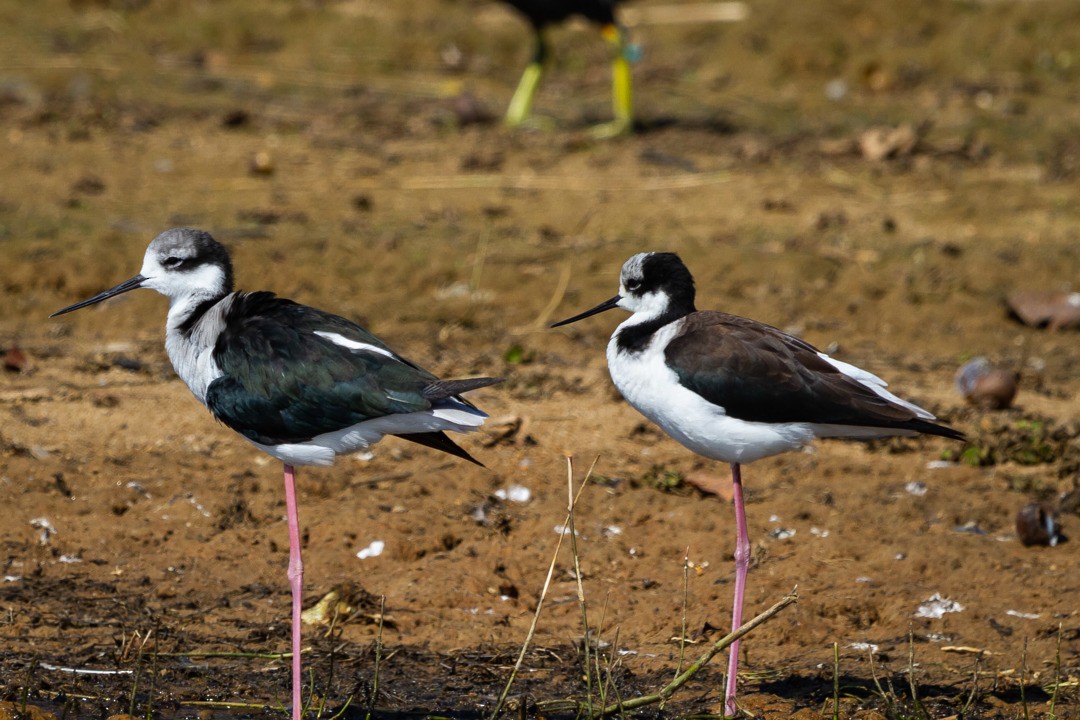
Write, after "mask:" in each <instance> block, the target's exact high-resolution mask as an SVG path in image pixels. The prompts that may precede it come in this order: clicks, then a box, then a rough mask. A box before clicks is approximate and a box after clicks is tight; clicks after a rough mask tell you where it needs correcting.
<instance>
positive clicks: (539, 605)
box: [489, 456, 600, 720]
mask: <svg viewBox="0 0 1080 720" xmlns="http://www.w3.org/2000/svg"><path fill="white" fill-rule="evenodd" d="M599 459H600V458H599V457H597V458H596V460H593V464H592V465H591V466H589V472H587V473H586V474H585V479H584V480H583V481H582V483H581V487H580V488H578V491H577V495H575V496H574V497H573V499H572V500H571V501H570V512H569V513H567V516H566V520H565V521H564V522H563V526H564V527H567V526H568V525H569V524H570V514H571V513H572V512H573V509H574V506H575V505H576V504H577V501H578V498H580V497H581V492H582V490H584V489H585V486H586V485H588V484H589V478H590V477H592V473H593V468H595V467H596V462H597V460H599ZM566 460H567V463H568V466H569V468H570V472H571V474H572V473H573V467H574V461H573V458H571V457H569V456H568V457H567V458H566ZM564 537H566V533H560V534H559V541H558V542H557V543H556V544H555V552H554V553H553V554H552V556H551V563H550V564H549V565H548V572H547V577H546V578H544V587H543V588H542V589H541V590H540V598H539V599H538V600H537V601H536V612H535V613H533V619H532V624H530V625H529V632H528V634H527V635H526V636H525V642H523V643H522V644H521V652H519V653H518V657H517V661H516V662H515V663H514V668H513V669H512V670H511V671H510V677H509V678H508V679H507V681H506V687H504V688H503V691H502V694H501V695H499V701H498V702H496V703H495V707H494V708H493V709H492V711H491V715H490V716H489V717H490V720H495V718H497V717H498V716H499V713H500V712H502V709H503V705H505V704H506V698H507V696H508V695H509V694H510V688H511V687H512V686H513V684H514V680H515V679H516V678H517V674H518V672H519V671H520V670H521V664H522V663H523V662H524V661H525V653H526V652H528V650H529V644H530V643H531V642H532V639H533V636H534V635H536V625H537V623H538V622H539V621H540V611H541V610H543V608H544V600H545V599H546V598H547V594H548V589H549V588H550V587H551V579H552V578H553V577H554V576H555V562H556V561H557V560H558V559H559V550H561V549H562V543H563V538H564Z"/></svg>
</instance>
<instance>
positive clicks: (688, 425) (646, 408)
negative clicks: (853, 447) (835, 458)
mask: <svg viewBox="0 0 1080 720" xmlns="http://www.w3.org/2000/svg"><path fill="white" fill-rule="evenodd" d="M665 332H666V330H661V331H660V332H659V333H657V334H658V335H659V334H661V333H665ZM659 340H662V339H658V341H654V342H653V343H651V344H650V346H649V347H648V348H646V349H645V350H643V351H642V352H639V353H624V352H619V351H618V346H617V344H616V341H615V339H614V338H613V339H612V341H611V343H609V344H608V351H607V358H608V369H609V371H610V372H611V378H612V381H613V382H614V383H615V386H616V387H617V388H618V389H619V392H620V393H622V396H623V397H624V398H626V400H627V402H629V403H630V404H631V405H633V406H634V407H635V408H636V409H637V410H638V412H640V413H641V414H642V415H644V416H645V417H647V418H649V419H650V420H652V421H653V422H655V423H656V424H657V425H659V426H660V427H661V428H662V429H663V430H664V432H666V433H667V434H668V435H670V436H671V437H673V438H674V439H675V440H677V441H678V442H679V443H681V444H682V445H684V446H686V447H687V448H689V449H690V450H692V451H693V452H695V453H697V454H699V455H703V456H705V457H708V458H712V459H713V460H720V461H723V462H727V463H748V462H753V461H754V460H759V459H761V458H763V457H768V456H770V455H776V454H778V453H782V452H788V451H791V450H797V449H798V448H800V447H802V446H803V445H806V444H807V443H809V442H810V441H811V440H813V438H814V431H813V427H812V426H811V425H810V424H808V423H782V424H772V423H761V422H748V421H745V420H739V419H737V418H732V417H729V416H728V415H727V414H726V413H725V411H724V409H723V408H721V407H719V406H717V405H713V404H712V403H710V402H708V401H707V400H705V399H704V398H703V397H701V396H700V395H698V394H697V393H695V392H693V391H691V390H688V389H687V388H685V387H683V386H682V385H680V384H679V379H678V376H677V375H676V374H675V372H674V371H673V370H672V369H671V368H669V367H668V366H667V365H666V364H665V362H664V355H663V352H662V350H661V351H657V350H653V348H663V347H664V346H666V345H667V343H666V342H663V341H659Z"/></svg>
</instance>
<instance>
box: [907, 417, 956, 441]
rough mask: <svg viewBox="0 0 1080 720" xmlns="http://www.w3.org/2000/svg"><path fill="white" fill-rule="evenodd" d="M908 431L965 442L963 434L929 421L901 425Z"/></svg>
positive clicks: (912, 421)
mask: <svg viewBox="0 0 1080 720" xmlns="http://www.w3.org/2000/svg"><path fill="white" fill-rule="evenodd" d="M903 427H906V428H907V429H908V430H914V431H916V432H920V433H922V434H923V435H939V436H941V437H945V438H949V439H950V440H967V437H965V435H964V433H962V432H960V431H959V430H956V429H954V428H951V427H949V426H948V425H939V424H937V423H935V422H930V421H929V420H922V419H917V420H910V421H908V422H907V423H905V424H904V425H903Z"/></svg>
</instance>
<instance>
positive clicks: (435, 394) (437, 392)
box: [424, 377, 503, 402]
mask: <svg viewBox="0 0 1080 720" xmlns="http://www.w3.org/2000/svg"><path fill="white" fill-rule="evenodd" d="M502 381H503V378H490V377H481V378H469V379H468V380H436V381H435V382H433V383H431V384H430V385H428V386H427V387H426V388H424V397H425V398H426V399H427V400H429V401H431V402H436V401H438V400H445V399H446V398H450V397H454V396H455V395H460V394H462V393H467V392H469V391H470V390H479V389H480V388H485V387H488V386H490V385H497V384H498V383H501V382H502Z"/></svg>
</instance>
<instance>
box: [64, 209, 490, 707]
mask: <svg viewBox="0 0 1080 720" xmlns="http://www.w3.org/2000/svg"><path fill="white" fill-rule="evenodd" d="M136 288H150V289H152V290H157V291H158V292H159V293H161V294H162V295H164V296H165V297H167V298H169V315H168V319H167V321H166V325H165V349H166V351H167V352H168V355H169V359H170V360H171V361H172V364H173V367H174V368H175V369H176V374H177V375H179V376H180V378H181V379H182V380H183V381H184V382H185V383H187V386H188V387H189V388H190V389H191V392H193V393H194V394H195V397H197V398H198V399H199V400H200V401H201V402H202V403H203V404H205V405H206V407H207V408H208V409H209V410H210V412H211V413H213V415H214V417H216V418H217V419H218V420H220V421H221V422H223V423H224V424H225V425H228V426H229V427H230V428H232V429H233V430H235V431H237V432H238V433H240V434H241V435H243V436H244V437H245V438H247V439H248V440H250V441H251V442H252V444H254V445H255V447H257V448H259V449H260V450H262V451H264V452H266V453H269V454H270V455H273V456H274V457H275V458H277V459H279V460H281V461H282V462H283V463H284V464H285V504H286V511H287V514H288V524H289V572H288V576H289V582H290V585H291V587H292V653H293V655H292V700H293V717H294V719H295V720H299V718H300V717H301V712H302V710H301V702H300V688H301V682H300V608H301V602H302V593H303V590H302V585H303V563H302V562H301V558H300V524H299V518H298V514H297V509H296V487H295V472H294V466H295V465H331V464H333V462H334V458H335V456H337V455H339V454H341V453H349V452H353V451H355V450H359V449H361V448H366V447H368V446H370V445H372V444H373V443H376V442H378V441H379V440H380V439H382V437H383V436H384V435H396V436H398V437H401V438H403V439H406V440H412V441H413V442H417V443H420V444H421V445H426V446H428V447H431V448H435V449H436V450H442V451H443V452H447V453H450V454H451V455H456V456H457V457H460V458H464V459H465V460H469V461H470V462H474V463H477V464H478V465H479V464H480V463H478V462H477V461H476V460H475V459H474V458H473V457H472V456H471V455H469V453H467V452H466V451H465V450H463V449H462V448H460V447H458V445H457V444H455V443H454V441H453V440H451V439H450V438H449V437H448V436H447V435H445V431H447V430H453V431H455V432H472V431H474V430H476V429H477V428H479V427H480V425H482V424H483V422H484V418H486V417H487V415H486V414H484V413H483V412H482V411H480V410H479V409H477V408H476V407H475V406H474V405H473V404H472V403H470V402H469V401H467V400H465V399H463V398H462V397H461V396H460V395H461V393H464V392H468V391H470V390H476V389H478V388H482V387H487V386H488V385H493V384H495V383H497V382H500V378H473V379H469V380H440V379H438V378H437V377H435V376H434V375H432V374H431V373H429V372H427V371H426V370H424V369H422V368H420V367H419V366H417V365H416V364H414V363H412V362H410V361H409V360H406V359H405V358H403V357H401V356H400V355H398V354H397V353H395V352H394V351H392V350H391V349H390V348H388V347H387V346H386V345H385V344H384V343H383V342H382V341H381V340H379V339H378V338H377V337H375V336H374V335H372V334H371V333H370V332H368V331H367V330H365V329H364V328H362V327H360V326H359V325H357V324H356V323H353V322H350V321H348V320H346V319H344V318H341V317H338V316H337V315H331V314H330V313H327V312H323V311H322V310H317V309H315V308H313V307H308V306H306V305H300V304H298V303H295V302H293V301H291V300H285V299H283V298H279V297H276V296H275V295H274V294H273V293H269V292H251V293H245V292H234V291H233V272H232V263H231V262H230V260H229V254H228V252H227V251H226V250H225V248H224V247H222V246H221V245H220V244H219V243H218V242H217V241H216V240H214V238H212V237H211V236H210V234H209V233H206V232H203V231H202V230H195V229H192V228H174V229H172V230H166V231H165V232H163V233H161V234H160V235H158V236H157V237H156V238H154V240H153V241H152V242H151V243H150V246H149V247H148V248H147V249H146V256H145V257H144V259H143V265H142V269H141V270H140V271H139V274H138V275H136V276H135V277H133V278H131V279H130V280H127V281H125V282H122V283H120V284H119V285H117V286H116V287H114V288H112V289H110V290H106V291H105V292H102V293H100V294H98V295H95V296H94V297H92V298H90V299H89V300H84V301H82V302H80V303H76V304H74V305H71V306H70V307H66V308H64V309H63V310H58V311H57V312H55V313H53V314H52V316H51V317H55V316H57V315H62V314H64V313H67V312H71V311H72V310H78V309H79V308H82V307H86V306H87V305H93V304H94V303H98V302H101V301H102V300H106V299H108V298H111V297H113V296H115V295H119V294H120V293H124V292H127V291H129V290H134V289H136Z"/></svg>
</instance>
